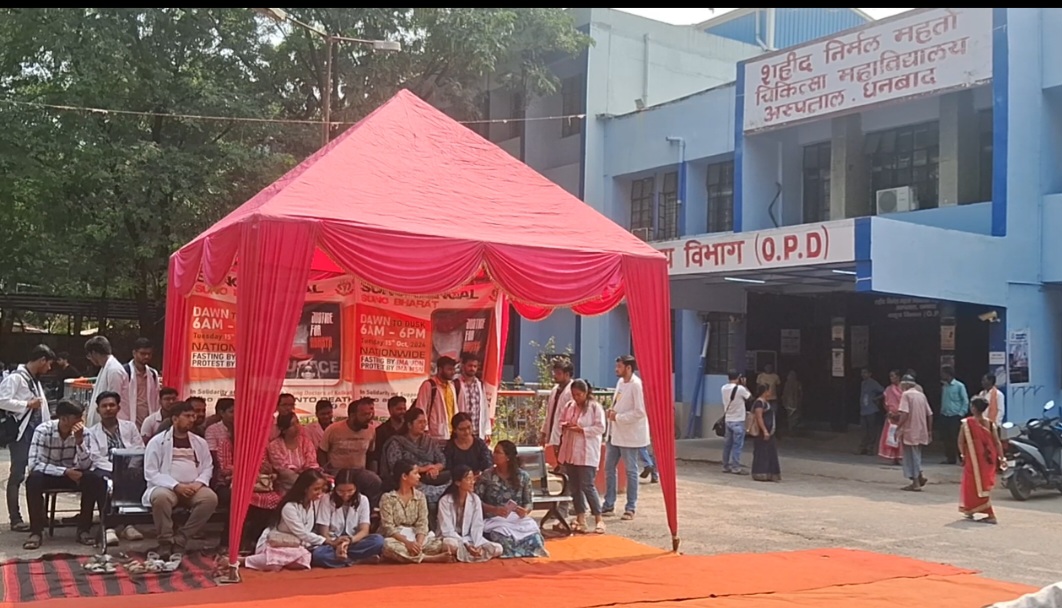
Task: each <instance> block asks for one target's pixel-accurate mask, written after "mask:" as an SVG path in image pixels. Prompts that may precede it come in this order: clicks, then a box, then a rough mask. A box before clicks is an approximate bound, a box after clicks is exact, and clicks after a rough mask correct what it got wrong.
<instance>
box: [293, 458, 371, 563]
mask: <svg viewBox="0 0 1062 608" xmlns="http://www.w3.org/2000/svg"><path fill="white" fill-rule="evenodd" d="M356 478H357V473H355V472H354V471H353V470H352V469H340V471H339V472H338V473H336V478H335V481H334V482H333V487H332V491H331V492H330V493H329V494H326V495H324V496H322V497H321V502H320V504H318V505H317V533H318V534H320V535H321V536H323V537H324V538H325V542H324V544H321V545H318V546H317V547H316V548H315V549H314V550H313V557H312V560H311V562H310V563H311V564H312V565H314V566H316V567H320V568H343V567H346V566H352V565H354V564H358V563H375V562H379V561H380V553H381V552H383V545H384V539H383V537H382V536H380V535H379V534H369V499H368V497H366V496H365V495H363V494H362V493H360V492H358V486H357V484H356V483H355V479H356Z"/></svg>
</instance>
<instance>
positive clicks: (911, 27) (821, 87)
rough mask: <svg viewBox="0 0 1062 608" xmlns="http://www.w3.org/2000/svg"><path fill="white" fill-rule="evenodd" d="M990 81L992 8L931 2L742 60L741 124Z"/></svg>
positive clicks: (779, 121) (759, 124) (782, 120)
mask: <svg viewBox="0 0 1062 608" xmlns="http://www.w3.org/2000/svg"><path fill="white" fill-rule="evenodd" d="M991 79H992V9H991V8H934V9H929V10H925V11H918V12H917V13H915V14H912V15H910V16H907V17H904V18H902V19H896V20H890V21H888V22H886V23H882V24H880V25H875V26H872V27H868V28H865V29H861V30H858V31H856V32H851V33H848V34H843V35H839V36H837V37H835V38H830V39H828V40H823V41H820V42H815V43H811V44H807V45H804V46H802V47H797V48H795V49H792V50H786V51H782V52H781V53H775V54H773V55H770V56H768V57H765V58H763V59H760V60H758V61H749V62H748V63H746V64H745V88H744V91H743V93H744V96H745V101H744V110H745V118H744V124H743V127H744V129H745V130H746V131H753V130H757V129H764V128H768V127H776V126H779V125H784V124H787V123H790V122H794V121H798V120H804V119H808V118H814V117H821V116H826V115H829V114H833V113H835V112H842V111H846V110H853V109H856V108H860V107H863V106H867V105H871V104H876V103H880V102H883V101H892V100H896V99H904V98H907V97H912V96H915V95H923V94H926V93H933V92H936V91H942V90H945V89H952V88H957V87H969V86H974V85H978V84H981V83H984V82H987V81H989V80H991Z"/></svg>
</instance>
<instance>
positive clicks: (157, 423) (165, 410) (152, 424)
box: [140, 386, 177, 443]
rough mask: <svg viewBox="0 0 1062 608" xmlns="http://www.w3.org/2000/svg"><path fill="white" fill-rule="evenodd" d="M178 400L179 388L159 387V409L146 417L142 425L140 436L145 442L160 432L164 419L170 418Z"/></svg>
mask: <svg viewBox="0 0 1062 608" xmlns="http://www.w3.org/2000/svg"><path fill="white" fill-rule="evenodd" d="M176 402H177V389H175V388H170V387H168V386H164V387H162V388H160V389H159V411H157V412H155V413H154V414H152V415H150V416H148V417H147V418H144V424H143V425H141V426H140V436H141V437H142V438H143V439H144V443H147V442H148V441H151V438H152V437H154V436H155V435H158V434H159V431H160V427H161V426H162V423H163V422H164V421H169V419H170V408H171V407H173V404H174V403H176Z"/></svg>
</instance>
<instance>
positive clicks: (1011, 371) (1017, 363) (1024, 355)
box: [1007, 329, 1031, 385]
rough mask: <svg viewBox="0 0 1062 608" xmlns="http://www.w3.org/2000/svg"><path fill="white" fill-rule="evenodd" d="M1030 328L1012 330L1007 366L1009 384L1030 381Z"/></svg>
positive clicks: (1008, 346) (1008, 343)
mask: <svg viewBox="0 0 1062 608" xmlns="http://www.w3.org/2000/svg"><path fill="white" fill-rule="evenodd" d="M1030 356H1031V354H1030V351H1029V330H1028V329H1022V330H1016V331H1012V332H1010V336H1009V339H1008V340H1007V367H1008V374H1007V376H1008V380H1009V384H1012V385H1014V384H1028V383H1029V358H1030Z"/></svg>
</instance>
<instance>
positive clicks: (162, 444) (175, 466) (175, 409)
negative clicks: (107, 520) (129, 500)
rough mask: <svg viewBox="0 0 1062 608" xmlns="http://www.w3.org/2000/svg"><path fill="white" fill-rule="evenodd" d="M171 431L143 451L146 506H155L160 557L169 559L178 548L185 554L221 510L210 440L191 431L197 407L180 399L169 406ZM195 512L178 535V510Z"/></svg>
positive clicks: (152, 507) (153, 508) (149, 443)
mask: <svg viewBox="0 0 1062 608" xmlns="http://www.w3.org/2000/svg"><path fill="white" fill-rule="evenodd" d="M170 415H171V418H170V420H171V421H172V427H171V428H170V429H169V430H166V431H164V432H162V433H160V434H158V435H155V436H154V437H153V438H152V439H151V441H150V442H148V445H147V451H146V452H145V453H144V480H145V481H147V491H145V492H144V500H143V504H144V506H146V507H151V516H152V518H153V519H154V520H155V530H156V531H157V532H158V538H159V550H158V553H159V556H160V557H161V558H162V559H169V556H170V555H171V554H172V552H173V550H174V548H175V547H176V549H177V550H178V551H181V552H184V551H185V549H187V547H188V539H190V538H192V537H194V536H196V535H197V534H199V533H200V532H201V531H202V530H203V527H204V526H206V524H207V522H208V521H209V520H210V517H211V516H212V515H213V514H214V511H215V510H216V509H217V507H218V495H217V494H215V493H214V491H213V490H211V489H210V478H211V476H212V474H213V471H214V459H213V458H211V456H210V447H209V446H207V442H206V439H203V438H202V437H200V436H198V435H196V434H194V433H192V429H193V428H194V427H195V424H196V417H195V408H194V407H193V406H192V404H191V403H188V402H185V401H179V402H177V403H175V404H173V406H172V407H171V408H170ZM178 506H180V507H184V508H186V509H188V510H189V511H190V512H191V513H190V514H189V516H188V521H187V522H185V524H184V527H182V528H181V529H180V531H178V532H177V533H176V535H175V534H174V530H173V510H174V509H175V508H177V507H178Z"/></svg>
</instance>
